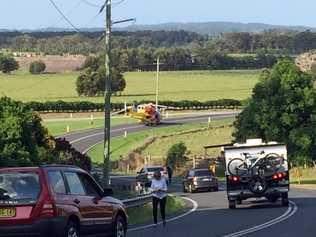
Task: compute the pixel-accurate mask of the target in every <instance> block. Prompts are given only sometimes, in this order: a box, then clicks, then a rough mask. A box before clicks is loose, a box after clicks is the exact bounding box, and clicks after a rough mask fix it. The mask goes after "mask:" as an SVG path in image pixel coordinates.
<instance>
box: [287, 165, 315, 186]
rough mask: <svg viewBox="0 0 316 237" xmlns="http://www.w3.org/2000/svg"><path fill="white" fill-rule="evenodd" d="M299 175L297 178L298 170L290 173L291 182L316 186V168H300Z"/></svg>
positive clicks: (295, 169)
mask: <svg viewBox="0 0 316 237" xmlns="http://www.w3.org/2000/svg"><path fill="white" fill-rule="evenodd" d="M298 169H299V175H300V177H299V178H298V176H297V168H293V169H292V170H291V171H290V181H291V183H293V184H299V183H300V184H303V185H305V184H316V168H298Z"/></svg>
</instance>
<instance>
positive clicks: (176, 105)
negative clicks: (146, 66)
mask: <svg viewBox="0 0 316 237" xmlns="http://www.w3.org/2000/svg"><path fill="white" fill-rule="evenodd" d="M135 103H136V104H147V103H155V102H154V101H145V100H143V101H139V102H135ZM27 104H28V106H30V107H31V108H32V109H33V110H35V111H37V112H47V113H49V112H57V113H59V112H94V111H95V112H97V111H99V112H101V111H104V103H93V102H88V101H80V102H65V101H61V100H60V101H47V102H35V101H33V102H28V103H27ZM159 104H160V105H163V106H167V107H168V108H169V109H175V110H186V109H191V110H203V109H217V108H223V109H238V108H240V107H241V106H243V105H244V104H245V103H244V102H243V101H239V100H232V99H223V100H214V101H206V102H200V101H189V100H185V101H160V102H159ZM111 109H112V110H113V111H118V110H122V109H124V103H112V104H111Z"/></svg>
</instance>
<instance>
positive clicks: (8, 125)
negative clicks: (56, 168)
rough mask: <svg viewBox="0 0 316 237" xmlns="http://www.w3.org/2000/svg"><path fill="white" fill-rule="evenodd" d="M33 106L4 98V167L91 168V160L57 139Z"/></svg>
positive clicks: (0, 159) (0, 153)
mask: <svg viewBox="0 0 316 237" xmlns="http://www.w3.org/2000/svg"><path fill="white" fill-rule="evenodd" d="M41 122H42V121H41V118H40V117H39V116H38V115H37V114H36V113H34V112H33V110H32V109H31V108H30V106H29V105H26V104H23V103H22V102H17V101H13V100H11V99H10V98H8V97H4V98H1V99H0V167H16V166H38V165H41V164H71V165H77V166H79V167H81V168H84V169H86V170H88V171H90V170H91V160H90V158H89V157H87V156H85V155H82V154H81V153H80V152H78V151H76V150H75V149H73V148H72V147H71V145H70V144H69V142H67V141H65V140H60V139H57V140H55V139H54V138H53V137H52V136H50V134H49V133H48V130H47V129H46V128H44V127H43V126H42V124H41Z"/></svg>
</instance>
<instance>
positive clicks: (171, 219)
mask: <svg viewBox="0 0 316 237" xmlns="http://www.w3.org/2000/svg"><path fill="white" fill-rule="evenodd" d="M182 198H183V199H185V200H187V201H189V202H191V203H192V204H193V208H192V209H191V210H189V211H187V212H186V213H184V214H182V215H180V216H176V217H173V218H170V219H167V222H172V221H176V220H178V219H181V218H183V217H185V216H187V215H190V214H191V213H193V212H195V211H196V209H198V207H199V204H198V203H197V202H196V201H194V200H193V199H191V198H188V197H182ZM158 224H162V222H159V223H158ZM154 226H155V225H154V224H151V225H145V226H140V227H136V228H131V229H129V230H128V232H132V231H138V230H144V229H148V228H151V227H154Z"/></svg>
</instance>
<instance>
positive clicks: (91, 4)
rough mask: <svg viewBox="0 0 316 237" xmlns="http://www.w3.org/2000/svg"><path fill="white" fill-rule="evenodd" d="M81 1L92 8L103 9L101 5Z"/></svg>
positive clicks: (84, 0)
mask: <svg viewBox="0 0 316 237" xmlns="http://www.w3.org/2000/svg"><path fill="white" fill-rule="evenodd" d="M81 1H82V2H84V3H85V4H87V5H88V6H90V7H95V8H100V7H101V5H97V4H94V3H91V2H89V1H88V0H81Z"/></svg>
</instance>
